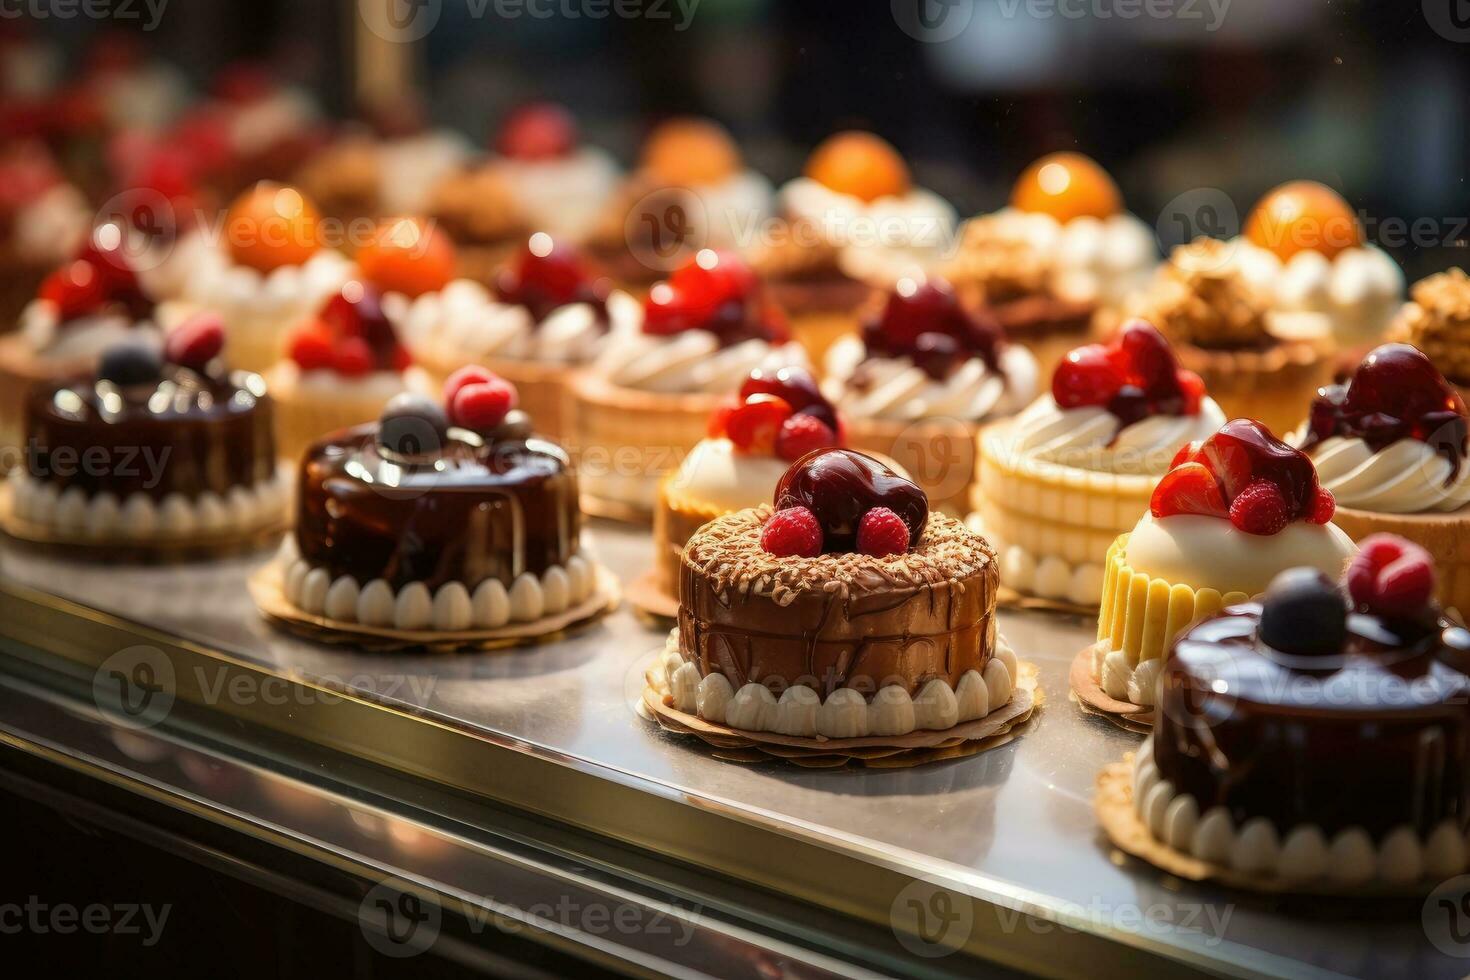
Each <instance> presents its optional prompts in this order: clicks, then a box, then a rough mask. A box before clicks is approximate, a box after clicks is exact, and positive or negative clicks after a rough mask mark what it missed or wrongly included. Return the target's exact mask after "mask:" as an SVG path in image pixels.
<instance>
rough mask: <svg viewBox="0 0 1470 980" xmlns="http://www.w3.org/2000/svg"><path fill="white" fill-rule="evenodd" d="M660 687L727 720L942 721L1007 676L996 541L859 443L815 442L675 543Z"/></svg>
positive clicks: (808, 724)
mask: <svg viewBox="0 0 1470 980" xmlns="http://www.w3.org/2000/svg"><path fill="white" fill-rule="evenodd" d="M681 577H682V581H681V586H680V593H679V594H680V603H679V625H678V628H677V629H676V630H675V631H674V633H673V634H672V635H671V636H670V640H669V647H668V650H667V652H666V653H665V655H664V659H663V661H662V664H661V667H662V671H663V680H664V682H665V683H666V685H667V692H668V694H667V697H668V699H669V700H668V703H670V704H671V705H672V706H673V707H674V708H676V709H677V710H679V711H683V712H686V713H689V714H698V716H699V717H701V718H703V719H705V720H707V721H712V722H715V723H718V724H724V725H727V726H729V727H731V728H737V729H745V730H750V731H764V732H778V733H781V734H785V735H795V736H809V737H810V736H818V735H821V736H825V737H828V738H854V737H861V736H902V735H907V734H909V733H910V732H914V731H919V730H930V731H943V730H945V729H949V728H952V727H954V726H955V725H957V724H959V723H961V722H965V721H971V720H974V719H978V718H983V717H984V716H986V715H987V714H989V713H990V712H992V711H995V710H996V709H998V708H1000V707H1001V706H1003V705H1005V704H1006V703H1007V702H1008V701H1009V700H1010V698H1011V695H1012V692H1013V691H1014V689H1015V681H1016V676H1017V663H1016V659H1015V655H1014V654H1013V653H1012V652H1011V651H1010V649H1009V648H1008V647H1007V646H1006V645H1005V643H1004V641H1003V640H1001V639H1000V637H999V636H998V634H997V631H996V621H995V593H996V586H997V585H998V582H999V573H998V571H997V569H996V564H995V555H994V552H993V551H992V550H991V549H990V546H989V545H988V544H986V543H985V540H984V539H983V538H981V537H979V536H978V535H975V534H973V533H972V532H970V531H969V530H967V529H966V528H965V526H964V525H963V524H961V523H959V522H958V521H955V520H952V519H950V518H948V517H945V516H943V515H941V514H931V513H930V512H929V504H928V500H927V499H926V498H925V497H924V493H923V491H922V490H920V489H919V488H918V487H917V486H916V485H915V484H913V483H911V482H909V481H908V480H905V479H903V478H902V477H900V476H898V475H897V474H895V473H894V472H893V471H892V470H890V469H888V468H887V467H886V466H884V465H883V464H881V463H879V462H878V461H877V460H874V459H872V458H871V457H868V456H864V455H863V454H861V453H856V452H852V451H850V450H845V449H828V450H818V451H816V452H813V453H810V454H808V455H807V456H805V457H803V458H802V459H801V460H800V461H799V462H797V463H796V464H794V465H793V466H792V467H791V468H790V469H789V470H787V472H786V474H785V475H784V476H783V477H782V479H781V482H780V483H779V484H778V485H777V488H776V494H775V509H773V508H772V507H771V506H769V505H763V506H761V507H758V508H751V509H747V510H742V511H738V512H736V513H734V514H730V515H727V516H725V517H721V518H717V519H716V520H714V521H711V522H710V523H708V524H706V525H705V526H704V527H703V528H701V529H700V530H699V531H698V532H697V533H696V534H695V535H694V537H693V538H691V539H690V541H689V543H688V546H687V547H686V548H685V549H684V560H683V565H682V567H681Z"/></svg>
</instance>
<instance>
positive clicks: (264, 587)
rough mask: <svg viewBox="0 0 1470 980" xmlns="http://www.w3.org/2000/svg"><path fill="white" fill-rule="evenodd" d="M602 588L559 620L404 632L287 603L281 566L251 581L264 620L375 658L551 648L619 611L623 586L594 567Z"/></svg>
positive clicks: (263, 571) (271, 567)
mask: <svg viewBox="0 0 1470 980" xmlns="http://www.w3.org/2000/svg"><path fill="white" fill-rule="evenodd" d="M594 568H595V570H596V574H597V585H596V587H595V588H594V589H593V592H592V595H591V596H589V597H588V598H587V600H586V601H584V602H581V603H578V604H577V605H575V606H572V607H570V608H568V609H566V610H565V611H563V612H559V613H557V614H556V615H554V616H544V617H542V618H541V619H538V620H536V621H534V622H530V623H512V624H509V625H506V626H501V627H499V628H497V629H480V630H400V629H394V628H392V627H390V626H367V625H364V624H363V623H351V622H345V621H343V620H337V619H329V618H327V617H326V616H314V615H312V614H311V613H307V612H303V611H302V610H301V609H299V608H298V607H296V606H295V605H293V604H292V603H291V602H289V601H288V600H287V599H286V593H285V582H284V579H283V578H282V574H281V565H280V563H279V562H274V561H273V562H270V563H268V564H266V565H265V566H264V567H262V568H260V569H258V570H257V571H256V572H255V573H254V574H253V575H251V576H250V578H249V579H248V580H247V583H246V584H247V585H248V586H249V588H250V597H251V598H252V599H253V600H255V607H256V608H257V609H259V610H260V613H261V615H263V616H264V617H265V618H266V619H269V620H270V621H271V622H272V623H274V624H276V625H277V626H280V627H282V628H283V629H285V630H287V631H288V632H291V633H295V634H296V635H297V636H302V637H305V638H306V639H308V640H317V641H319V642H322V643H333V644H347V645H350V646H352V647H355V648H356V649H359V650H366V651H368V652H370V653H388V652H395V651H399V650H421V651H425V652H430V653H450V652H454V651H458V650H481V651H483V650H498V649H503V648H505V647H513V646H520V645H523V644H530V643H550V642H552V641H555V640H559V639H561V638H562V637H563V636H565V635H566V634H567V633H568V632H569V631H571V630H573V629H577V628H579V627H582V626H586V625H588V624H590V623H592V622H593V621H595V620H597V619H600V618H601V617H602V616H604V615H606V614H607V613H608V612H611V611H612V610H613V609H614V608H616V607H617V604H618V601H619V600H620V598H621V594H620V592H619V589H618V581H617V579H616V578H615V577H614V576H613V574H612V573H611V572H609V571H608V570H607V569H606V568H604V567H602V566H601V565H594Z"/></svg>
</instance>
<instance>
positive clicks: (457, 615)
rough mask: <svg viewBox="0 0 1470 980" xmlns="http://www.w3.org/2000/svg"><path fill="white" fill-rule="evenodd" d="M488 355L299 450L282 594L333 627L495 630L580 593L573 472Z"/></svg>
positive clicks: (591, 581) (585, 565) (591, 569)
mask: <svg viewBox="0 0 1470 980" xmlns="http://www.w3.org/2000/svg"><path fill="white" fill-rule="evenodd" d="M515 401H516V399H515V391H514V389H513V388H512V387H511V386H510V385H509V384H508V383H507V382H506V381H504V380H503V379H501V378H498V377H496V376H495V375H493V374H491V373H490V372H488V371H486V370H485V369H483V368H476V367H469V368H465V369H464V370H463V371H461V372H458V373H456V375H455V376H454V377H453V378H451V379H450V381H449V382H448V384H447V385H446V387H445V390H444V393H443V403H442V405H441V403H440V402H438V401H435V400H433V399H430V398H427V397H425V396H423V395H418V394H413V393H403V394H400V395H397V396H396V397H394V398H393V399H392V400H391V401H390V402H389V403H388V404H387V406H386V407H385V408H384V409H383V411H382V414H381V416H380V417H379V418H378V420H377V421H376V422H372V423H368V424H366V425H361V426H357V427H356V428H352V429H348V430H346V431H343V432H339V433H335V434H333V435H331V436H328V437H326V438H324V439H322V440H320V441H318V442H317V443H315V444H314V445H313V446H311V447H310V449H308V450H307V452H306V454H305V456H304V458H303V459H302V463H301V468H300V473H299V476H298V480H297V503H296V530H295V533H294V535H293V536H292V537H291V538H290V539H288V541H287V543H286V546H285V547H284V548H283V554H282V560H281V571H282V576H283V580H284V582H283V595H284V598H285V600H286V601H287V602H288V603H290V604H291V605H292V606H294V607H295V608H296V609H297V610H299V611H300V612H302V613H305V614H307V615H309V616H319V617H325V619H326V620H328V621H330V622H329V625H334V626H335V628H343V627H344V626H345V627H347V628H350V624H360V625H362V626H366V627H374V628H388V629H393V630H400V631H405V630H433V631H456V632H457V631H468V630H477V631H480V630H495V629H500V628H503V627H506V626H507V625H513V624H527V623H535V622H537V621H539V620H543V619H546V618H548V617H552V616H558V615H561V614H564V613H567V612H568V611H569V610H574V609H576V608H577V607H579V606H582V605H584V604H587V603H588V602H589V601H590V600H592V599H593V598H594V597H595V594H596V592H597V574H596V568H595V566H594V565H593V563H592V561H591V560H590V559H589V558H588V557H587V556H586V555H584V554H583V552H582V549H581V545H580V541H581V513H580V511H579V510H578V507H577V478H576V475H575V473H574V472H573V471H572V468H571V464H570V462H569V460H568V458H567V455H566V453H565V452H563V451H562V449H561V448H560V447H559V446H557V445H555V444H554V443H551V442H548V441H546V440H544V439H539V438H536V437H534V436H533V435H532V432H531V420H530V418H528V417H527V415H526V414H525V413H524V412H522V411H520V410H519V409H516V408H515V407H514V406H515Z"/></svg>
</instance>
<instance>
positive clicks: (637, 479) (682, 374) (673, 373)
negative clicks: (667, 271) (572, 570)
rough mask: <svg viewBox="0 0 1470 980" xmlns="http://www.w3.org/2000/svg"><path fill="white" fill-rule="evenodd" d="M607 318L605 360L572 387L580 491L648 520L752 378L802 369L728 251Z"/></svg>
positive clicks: (701, 258) (772, 311)
mask: <svg viewBox="0 0 1470 980" xmlns="http://www.w3.org/2000/svg"><path fill="white" fill-rule="evenodd" d="M608 313H609V317H610V320H611V333H610V335H609V336H608V337H607V338H606V339H605V341H604V342H603V346H602V349H601V352H600V353H599V354H598V355H597V357H596V358H595V359H594V360H593V361H592V363H591V364H589V365H587V366H586V367H585V368H583V369H582V370H580V371H579V372H578V373H577V374H576V375H575V376H574V378H573V380H572V390H573V396H574V400H575V422H574V424H575V426H576V432H577V434H578V437H579V447H578V448H579V450H580V453H579V457H578V458H579V464H578V465H579V471H580V478H581V482H582V493H583V497H584V498H585V500H586V506H587V507H588V508H589V509H595V510H597V511H599V512H601V513H605V514H608V515H610V516H615V517H616V516H621V517H624V518H633V519H642V520H646V519H647V518H648V516H649V515H651V514H652V512H653V509H654V503H655V499H656V497H657V490H658V483H659V481H660V480H661V479H663V478H664V477H665V476H667V475H668V474H669V473H671V472H673V471H674V470H675V469H676V468H677V467H678V464H679V461H680V460H681V459H682V458H683V457H684V455H685V454H686V453H687V452H688V451H689V450H690V449H691V448H692V447H693V446H694V445H695V444H696V443H697V442H699V441H700V440H701V439H702V438H704V436H705V423H706V420H707V419H708V418H709V415H710V413H711V412H712V411H714V410H715V408H717V407H718V406H719V404H720V403H721V402H722V401H723V400H724V398H726V397H727V396H728V395H730V394H733V393H734V392H735V391H736V389H738V388H739V387H740V384H741V382H742V381H744V379H745V378H747V377H748V376H749V375H750V373H751V372H752V371H754V370H756V369H757V368H760V369H762V370H767V371H776V370H779V369H780V368H783V367H793V366H805V365H806V354H805V352H804V351H803V350H802V348H801V346H800V345H798V344H795V343H793V342H792V341H791V337H790V334H789V333H788V331H787V327H786V323H785V320H784V318H783V317H782V316H781V314H780V311H779V310H777V309H776V308H775V307H774V306H773V305H772V304H771V303H770V301H769V298H768V297H767V296H766V295H765V293H764V291H763V290H762V289H761V286H760V283H759V281H758V280H757V278H756V276H755V274H754V273H753V272H752V271H751V270H750V267H749V266H747V265H746V264H745V263H744V262H743V261H742V260H740V259H739V258H737V257H735V256H734V255H732V254H730V253H718V252H714V251H712V250H708V249H706V250H702V251H700V252H699V253H698V254H697V255H696V256H695V258H694V260H693V261H691V262H690V263H689V264H688V265H686V266H684V267H683V268H682V269H680V270H679V271H678V272H675V273H674V275H673V276H671V277H670V278H669V279H668V280H667V281H666V282H661V283H659V284H657V285H656V286H654V288H653V289H652V290H651V291H650V292H649V295H648V299H647V300H645V301H644V302H643V303H642V304H641V305H639V304H637V303H626V302H610V303H609V304H608Z"/></svg>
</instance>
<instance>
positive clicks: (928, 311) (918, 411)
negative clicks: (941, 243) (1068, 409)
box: [825, 278, 1037, 513]
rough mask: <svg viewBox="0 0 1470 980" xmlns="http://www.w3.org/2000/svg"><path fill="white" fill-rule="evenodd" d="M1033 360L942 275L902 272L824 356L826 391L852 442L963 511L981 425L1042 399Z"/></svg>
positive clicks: (942, 503) (941, 504) (939, 503)
mask: <svg viewBox="0 0 1470 980" xmlns="http://www.w3.org/2000/svg"><path fill="white" fill-rule="evenodd" d="M1036 385H1037V366H1036V359H1035V358H1034V357H1032V356H1031V353H1030V352H1029V351H1027V350H1026V348H1024V347H1022V346H1020V345H1018V344H1011V343H1008V342H1007V339H1006V336H1005V333H1004V332H1003V331H1002V330H1001V328H1000V326H999V325H998V324H997V323H996V322H995V320H994V319H992V318H991V317H989V316H988V315H986V314H985V313H983V312H981V311H977V310H973V309H970V308H967V307H965V306H964V305H962V304H961V303H960V301H959V298H958V296H956V294H955V292H954V290H953V289H952V288H951V287H950V285H949V284H948V283H947V282H945V281H944V280H942V279H937V278H929V279H918V280H915V279H908V278H904V279H900V280H899V281H898V282H897V283H896V284H895V285H894V287H893V288H892V290H890V291H889V292H887V293H886V295H884V296H881V297H876V298H875V300H874V302H873V303H872V304H870V306H869V308H868V309H867V310H866V312H865V314H864V317H863V326H862V333H861V335H859V336H854V337H846V338H843V339H842V340H840V341H838V342H837V344H836V345H835V346H833V348H832V350H831V351H830V352H829V353H828V355H827V380H826V382H825V390H826V392H827V395H828V397H830V398H831V399H832V401H833V403H834V404H836V405H837V407H838V408H840V409H841V410H842V412H843V413H844V414H845V415H846V417H847V420H848V424H849V425H850V427H851V438H852V445H853V446H855V447H856V448H858V449H862V450H866V451H870V452H877V453H882V454H885V455H888V456H891V457H893V458H894V459H896V460H898V462H899V463H901V464H902V465H903V467H904V469H906V470H907V471H908V472H909V473H911V474H913V475H914V478H915V479H916V480H917V481H918V482H919V485H920V486H922V487H923V488H924V491H925V493H927V494H928V495H929V497H930V498H931V499H932V500H933V501H934V503H935V506H936V507H939V508H942V509H946V510H950V511H955V512H959V513H963V512H964V511H966V510H968V509H969V501H970V487H971V485H972V484H973V483H974V480H975V434H976V431H977V430H978V427H979V425H980V423H982V422H985V421H989V420H992V419H997V418H1003V417H1005V416H1008V415H1011V414H1013V413H1015V412H1017V411H1019V410H1020V409H1021V408H1022V407H1023V406H1025V405H1026V404H1027V403H1028V402H1030V401H1031V400H1032V399H1033V398H1034V397H1036Z"/></svg>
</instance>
